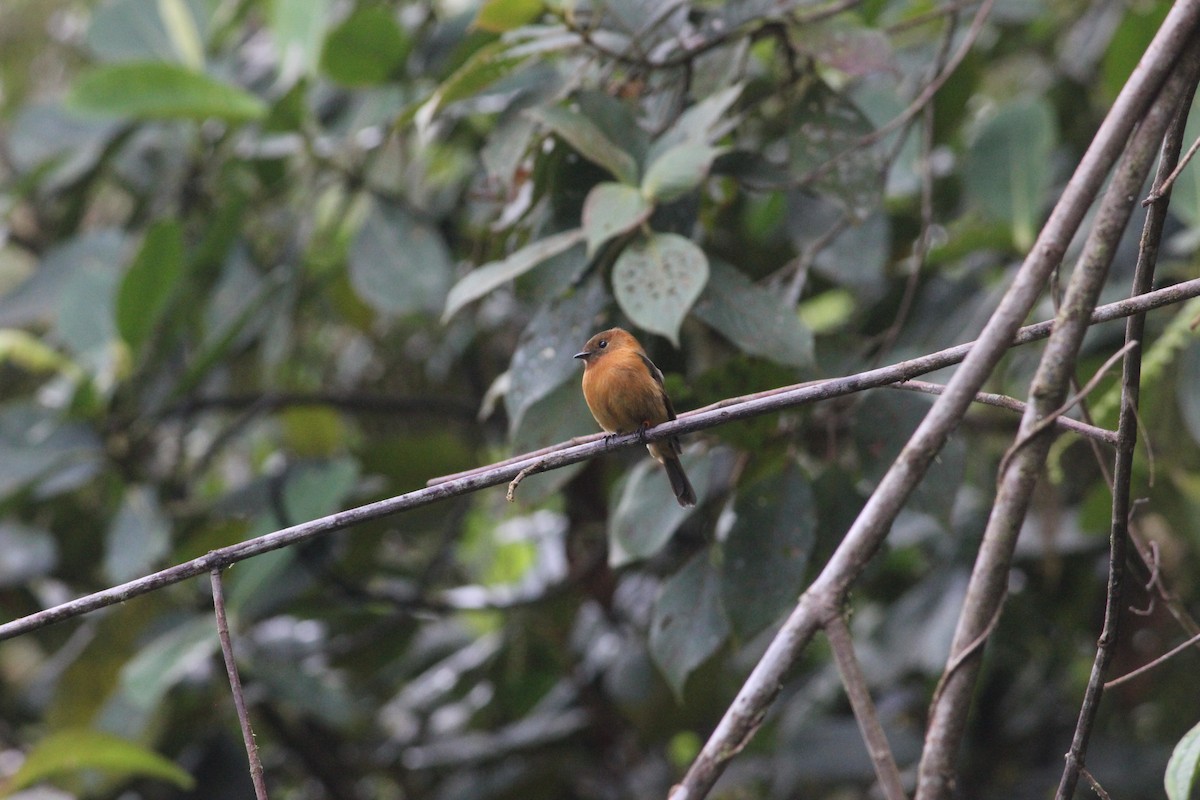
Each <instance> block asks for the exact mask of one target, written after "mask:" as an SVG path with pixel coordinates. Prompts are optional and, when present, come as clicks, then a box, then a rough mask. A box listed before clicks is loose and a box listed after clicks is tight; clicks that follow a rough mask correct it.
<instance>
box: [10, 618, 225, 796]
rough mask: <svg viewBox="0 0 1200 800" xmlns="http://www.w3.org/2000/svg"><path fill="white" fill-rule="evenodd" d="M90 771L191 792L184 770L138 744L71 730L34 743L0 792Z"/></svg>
mask: <svg viewBox="0 0 1200 800" xmlns="http://www.w3.org/2000/svg"><path fill="white" fill-rule="evenodd" d="M213 638H214V639H215V638H216V634H215V633H213ZM93 769H94V770H100V771H102V772H105V773H108V774H109V775H115V776H121V777H130V778H133V777H144V778H153V779H156V780H161V781H166V782H168V783H173V784H175V786H177V787H179V788H180V789H191V788H192V785H193V784H194V783H195V781H194V780H193V779H192V776H191V775H189V774H188V773H187V771H186V770H184V769H182V768H181V767H179V766H178V765H177V764H175V763H174V762H173V761H170V760H169V759H166V758H163V757H162V756H160V755H159V754H158V753H155V752H154V751H152V750H147V749H146V748H144V747H142V746H141V745H139V744H136V743H134V742H131V741H128V740H127V739H121V738H119V737H117V736H113V735H112V734H111V733H103V732H101V731H93V730H86V729H83V728H72V729H70V730H65V731H59V732H58V733H54V734H51V735H50V736H47V737H46V738H44V739H42V740H41V741H40V742H38V743H37V745H36V746H35V747H34V748H33V749H32V750H30V751H29V753H28V754H27V755H26V756H25V761H24V762H23V763H22V764H21V768H20V769H18V770H17V771H16V773H15V774H14V775H13V776H12V777H10V778H9V779H8V780H7V781H6V782H5V784H4V789H5V792H6V793H9V792H15V791H18V790H20V789H24V788H25V787H28V786H32V785H33V784H35V783H39V782H41V781H47V780H53V779H55V778H57V777H60V776H66V775H76V774H77V773H79V772H81V771H83V770H93Z"/></svg>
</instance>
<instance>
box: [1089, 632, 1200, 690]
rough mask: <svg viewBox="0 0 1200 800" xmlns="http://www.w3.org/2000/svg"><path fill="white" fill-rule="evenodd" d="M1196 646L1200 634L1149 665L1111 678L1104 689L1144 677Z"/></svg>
mask: <svg viewBox="0 0 1200 800" xmlns="http://www.w3.org/2000/svg"><path fill="white" fill-rule="evenodd" d="M1197 644H1200V634H1196V635H1195V636H1193V637H1192V638H1190V639H1187V640H1185V641H1183V642H1182V643H1180V644H1177V645H1175V646H1174V647H1172V648H1171V649H1170V650H1168V651H1167V652H1165V653H1163V654H1162V655H1161V656H1159V657H1158V658H1156V659H1154V660H1153V661H1151V662H1150V663H1148V664H1143V665H1142V666H1140V667H1138V668H1137V669H1135V670H1132V671H1130V672H1126V673H1125V674H1124V675H1122V676H1120V677H1119V678H1113V679H1112V680H1111V681H1109V682H1108V683H1106V684H1104V688H1105V689H1111V688H1113V687H1114V686H1120V685H1121V684H1122V683H1126V682H1128V681H1131V680H1133V679H1134V678H1136V677H1138V676H1139V675H1144V674H1146V673H1147V672H1149V671H1150V670H1152V669H1154V668H1156V667H1160V666H1162V665H1163V664H1165V663H1167V662H1168V661H1170V660H1171V659H1172V658H1174V657H1175V656H1177V655H1179V654H1180V653H1182V652H1183V651H1184V650H1190V649H1191V648H1192V647H1194V646H1196V645H1197Z"/></svg>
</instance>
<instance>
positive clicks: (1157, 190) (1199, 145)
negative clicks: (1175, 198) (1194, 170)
mask: <svg viewBox="0 0 1200 800" xmlns="http://www.w3.org/2000/svg"><path fill="white" fill-rule="evenodd" d="M1197 150H1200V139H1196V141H1194V142H1192V146H1191V147H1189V148H1188V151H1187V153H1186V154H1185V155H1184V156H1183V158H1182V159H1181V160H1180V161H1179V163H1178V164H1176V165H1175V169H1173V170H1171V174H1170V175H1168V176H1167V177H1166V178H1163V180H1162V181H1161V182H1156V184H1155V186H1154V189H1153V190H1152V191H1151V192H1150V194H1149V195H1147V196H1146V199H1145V200H1143V201H1142V205H1144V206H1148V205H1150V204H1151V203H1157V202H1158V201H1159V200H1161V199H1162V198H1163V197H1165V196H1166V195H1168V194H1170V192H1171V187H1172V186H1174V185H1175V179H1176V178H1178V177H1179V173H1181V172H1183V168H1184V167H1186V166H1187V165H1188V162H1189V161H1191V160H1192V156H1194V155H1196V151H1197Z"/></svg>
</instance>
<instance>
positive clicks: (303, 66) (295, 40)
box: [267, 0, 330, 84]
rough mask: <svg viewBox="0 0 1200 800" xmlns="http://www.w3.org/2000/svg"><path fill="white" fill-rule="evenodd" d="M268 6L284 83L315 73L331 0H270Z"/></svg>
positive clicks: (272, 33)
mask: <svg viewBox="0 0 1200 800" xmlns="http://www.w3.org/2000/svg"><path fill="white" fill-rule="evenodd" d="M267 5H268V7H269V9H270V14H269V16H268V20H269V24H270V29H271V35H272V38H273V39H274V40H275V47H276V49H278V51H279V70H280V72H281V73H282V74H283V75H284V76H285V84H287V83H292V82H294V81H295V79H296V78H298V77H300V76H301V75H314V74H316V72H317V64H318V63H319V61H320V57H321V41H322V38H323V37H324V36H325V28H326V25H327V24H328V22H329V12H330V0H267ZM289 79H290V80H289Z"/></svg>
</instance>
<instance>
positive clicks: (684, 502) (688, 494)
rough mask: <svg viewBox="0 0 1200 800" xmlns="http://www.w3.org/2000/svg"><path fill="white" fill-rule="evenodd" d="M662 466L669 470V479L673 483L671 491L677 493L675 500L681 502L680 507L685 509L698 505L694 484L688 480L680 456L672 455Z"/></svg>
mask: <svg viewBox="0 0 1200 800" xmlns="http://www.w3.org/2000/svg"><path fill="white" fill-rule="evenodd" d="M662 465H663V466H664V467H666V469H667V479H668V480H669V481H671V491H672V492H674V493H675V499H676V500H678V501H679V505H681V506H683V507H684V508H690V507H692V506H694V505H696V490H695V489H693V488H692V482H691V481H689V480H688V476H687V473H686V472H684V471H683V464H681V463H680V462H679V456H676V455H670V456H667V457H666V458H663V459H662Z"/></svg>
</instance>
